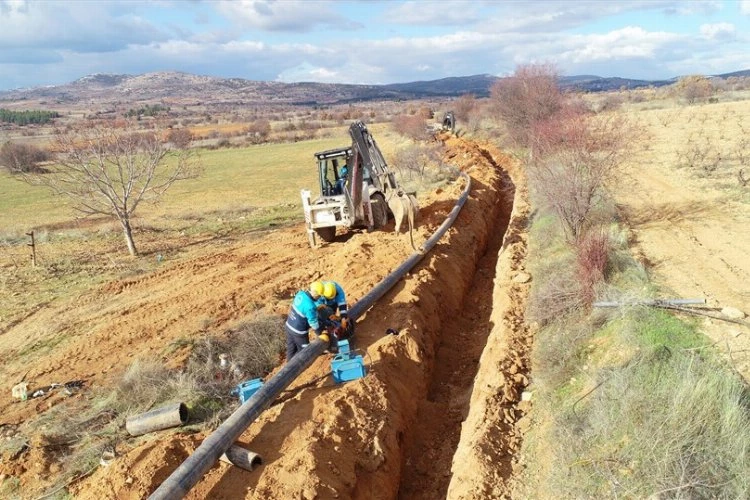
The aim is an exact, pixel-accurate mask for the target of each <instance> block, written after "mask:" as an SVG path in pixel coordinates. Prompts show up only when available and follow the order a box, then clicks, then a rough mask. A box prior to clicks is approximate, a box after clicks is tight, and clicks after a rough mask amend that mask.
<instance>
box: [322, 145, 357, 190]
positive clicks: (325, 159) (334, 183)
mask: <svg viewBox="0 0 750 500" xmlns="http://www.w3.org/2000/svg"><path fill="white" fill-rule="evenodd" d="M351 156H352V148H344V149H333V150H329V151H323V152H320V153H315V157H316V158H317V160H318V176H319V182H320V195H321V196H336V195H343V194H344V189H345V184H346V177H347V175H346V174H347V172H348V168H347V161H348V159H349V158H351Z"/></svg>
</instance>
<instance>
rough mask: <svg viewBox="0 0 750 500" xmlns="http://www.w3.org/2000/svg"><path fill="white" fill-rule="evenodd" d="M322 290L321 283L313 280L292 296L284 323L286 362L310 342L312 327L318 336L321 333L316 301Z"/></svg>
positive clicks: (321, 328)
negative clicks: (307, 286) (308, 286)
mask: <svg viewBox="0 0 750 500" xmlns="http://www.w3.org/2000/svg"><path fill="white" fill-rule="evenodd" d="M323 292H324V285H323V283H322V282H320V281H313V282H312V283H311V284H310V288H309V289H307V290H300V291H299V292H297V294H296V295H295V296H294V300H293V301H292V306H291V307H290V308H289V316H287V318H286V323H285V325H284V329H285V330H286V360H287V362H289V360H290V359H292V358H293V357H294V356H295V354H297V353H298V352H300V351H301V350H302V349H304V348H305V347H307V345H308V344H309V343H310V333H309V330H310V329H313V330H314V331H315V334H316V335H318V336H320V335H321V334H322V332H323V325H322V324H321V322H320V321H319V320H318V305H317V304H316V301H317V300H318V299H320V298H321V297H322V296H323Z"/></svg>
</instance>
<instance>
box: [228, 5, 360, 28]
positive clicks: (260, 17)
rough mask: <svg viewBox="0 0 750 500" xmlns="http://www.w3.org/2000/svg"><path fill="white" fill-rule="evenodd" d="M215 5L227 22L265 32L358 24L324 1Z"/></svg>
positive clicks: (354, 25) (356, 25) (355, 26)
mask: <svg viewBox="0 0 750 500" xmlns="http://www.w3.org/2000/svg"><path fill="white" fill-rule="evenodd" d="M214 5H215V6H216V8H217V9H218V11H219V12H221V13H222V14H223V15H225V16H226V17H227V19H228V20H229V21H230V22H232V23H235V24H238V25H240V26H243V27H246V28H251V29H259V30H264V31H292V32H307V31H313V30H314V29H316V28H318V27H328V28H336V29H356V28H360V27H361V25H359V24H357V23H353V22H352V21H350V20H348V19H346V18H344V17H343V16H341V15H339V14H338V13H337V12H336V11H335V10H333V9H332V8H331V3H330V2H326V1H317V2H310V1H304V0H284V1H283V2H279V1H273V0H221V1H219V2H216V3H215V4H214Z"/></svg>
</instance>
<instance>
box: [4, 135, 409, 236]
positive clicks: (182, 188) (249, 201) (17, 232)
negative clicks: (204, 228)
mask: <svg viewBox="0 0 750 500" xmlns="http://www.w3.org/2000/svg"><path fill="white" fill-rule="evenodd" d="M371 131H372V133H373V135H374V136H375V137H376V140H378V143H379V145H380V146H381V149H382V150H383V154H384V155H385V156H386V158H389V157H391V156H392V155H393V152H394V149H395V147H396V145H397V144H399V143H400V141H401V139H400V138H397V137H396V136H395V135H394V134H392V133H391V132H390V131H389V130H388V127H387V126H386V125H382V124H380V125H375V126H372V127H371ZM350 142H351V141H350V139H349V135H348V133H347V130H346V128H345V127H342V128H341V131H340V133H339V134H336V136H335V137H333V138H327V139H315V140H310V141H303V142H297V143H285V144H263V145H257V146H249V147H243V148H231V149H216V150H205V149H204V150H198V151H197V155H198V158H199V160H200V162H201V164H202V165H203V167H204V171H203V174H202V175H201V176H200V177H199V178H197V179H191V180H187V181H182V182H178V183H176V184H175V185H174V186H173V187H172V188H171V189H170V190H169V191H168V192H167V194H166V195H165V196H164V198H163V199H162V201H161V202H160V203H159V204H158V205H155V206H142V207H141V208H140V209H139V210H138V212H137V214H136V215H137V216H138V217H139V218H140V219H142V220H143V221H146V222H147V223H148V224H152V222H151V221H155V222H154V223H155V224H159V223H160V221H162V220H163V219H164V218H165V217H166V218H185V217H191V216H196V215H197V214H204V213H207V214H211V213H214V214H216V213H222V212H226V213H231V212H247V211H249V210H251V209H256V208H259V207H271V206H276V205H290V204H291V205H294V206H295V207H296V206H300V207H301V200H300V195H299V192H300V189H302V188H308V189H311V190H313V192H314V193H315V192H316V191H315V190H316V186H317V170H316V164H315V160H314V157H313V154H314V153H315V152H317V151H321V150H325V149H331V148H335V147H340V146H346V145H348V144H350ZM75 216H76V214H75V212H74V211H73V210H72V209H71V207H70V203H69V201H68V200H66V199H64V198H59V197H55V196H53V195H52V194H51V193H50V192H48V191H47V190H46V189H44V188H41V187H34V186H29V185H28V184H25V183H23V182H21V181H19V180H17V179H15V178H14V177H12V176H11V175H9V174H7V173H6V172H0V240H8V239H18V238H20V237H23V235H24V233H26V232H28V231H30V230H32V229H36V230H40V229H43V228H45V227H50V226H55V225H58V226H59V225H62V224H63V223H65V222H71V223H72V221H74V219H75ZM300 216H301V209H300ZM71 225H73V224H71Z"/></svg>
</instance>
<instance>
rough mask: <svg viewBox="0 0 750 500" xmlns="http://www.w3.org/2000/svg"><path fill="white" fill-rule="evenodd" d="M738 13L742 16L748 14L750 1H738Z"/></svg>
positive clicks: (749, 12)
mask: <svg viewBox="0 0 750 500" xmlns="http://www.w3.org/2000/svg"><path fill="white" fill-rule="evenodd" d="M740 12H742V13H743V14H750V0H741V1H740Z"/></svg>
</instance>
